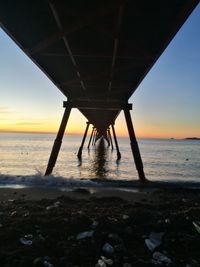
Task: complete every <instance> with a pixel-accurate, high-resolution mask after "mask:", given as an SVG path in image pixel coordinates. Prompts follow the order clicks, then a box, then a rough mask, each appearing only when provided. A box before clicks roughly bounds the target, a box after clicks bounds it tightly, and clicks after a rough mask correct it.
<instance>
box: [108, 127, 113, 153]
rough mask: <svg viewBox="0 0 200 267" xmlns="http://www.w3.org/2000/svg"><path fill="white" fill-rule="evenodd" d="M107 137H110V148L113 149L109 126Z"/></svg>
mask: <svg viewBox="0 0 200 267" xmlns="http://www.w3.org/2000/svg"><path fill="white" fill-rule="evenodd" d="M108 137H109V139H110V144H111V149H112V150H113V141H112V136H111V132H110V128H108Z"/></svg>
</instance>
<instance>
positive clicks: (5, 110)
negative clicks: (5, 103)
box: [0, 107, 13, 114]
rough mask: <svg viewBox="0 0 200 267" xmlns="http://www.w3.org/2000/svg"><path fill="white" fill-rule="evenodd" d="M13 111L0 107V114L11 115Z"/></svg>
mask: <svg viewBox="0 0 200 267" xmlns="http://www.w3.org/2000/svg"><path fill="white" fill-rule="evenodd" d="M11 113H13V111H11V110H10V109H9V108H8V107H0V114H11Z"/></svg>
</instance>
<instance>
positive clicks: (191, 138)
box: [184, 137, 200, 140]
mask: <svg viewBox="0 0 200 267" xmlns="http://www.w3.org/2000/svg"><path fill="white" fill-rule="evenodd" d="M184 139H185V140H200V138H199V137H186V138H184Z"/></svg>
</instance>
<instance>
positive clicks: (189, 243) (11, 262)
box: [0, 186, 200, 267]
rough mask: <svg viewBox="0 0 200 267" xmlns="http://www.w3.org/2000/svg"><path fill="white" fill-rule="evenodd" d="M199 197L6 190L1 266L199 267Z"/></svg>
mask: <svg viewBox="0 0 200 267" xmlns="http://www.w3.org/2000/svg"><path fill="white" fill-rule="evenodd" d="M199 192H200V190H199V189H188V188H180V187H176V188H173V187H171V188H169V187H168V188H167V187H160V188H152V187H151V188H150V189H149V188H146V189H145V187H144V186H143V187H141V188H138V189H136V188H134V189H130V188H129V189H128V188H127V189H125V188H124V189H123V190H122V188H75V189H73V190H71V191H61V190H58V189H53V188H42V187H32V188H31V187H26V188H21V189H15V188H0V266H7V267H8V266H15V267H18V266H20V267H22V266H49V267H53V266H54V267H56V266H58V267H60V266H124V267H130V266H138V267H139V266H184V267H189V266H200V254H199V246H200V227H199V222H198V221H199V218H200V205H199V204H200V200H199ZM198 227H199V228H198Z"/></svg>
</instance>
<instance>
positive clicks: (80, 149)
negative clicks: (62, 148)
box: [77, 122, 90, 159]
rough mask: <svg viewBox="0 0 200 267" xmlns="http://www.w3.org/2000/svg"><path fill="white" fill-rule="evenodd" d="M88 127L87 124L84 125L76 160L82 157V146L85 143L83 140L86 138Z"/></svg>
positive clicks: (88, 124)
mask: <svg viewBox="0 0 200 267" xmlns="http://www.w3.org/2000/svg"><path fill="white" fill-rule="evenodd" d="M89 126H90V123H89V122H87V125H86V128H85V133H84V135H83V140H82V143H81V146H80V148H79V150H78V154H77V157H78V159H81V157H82V150H83V146H84V143H85V138H86V136H87V132H88V128H89Z"/></svg>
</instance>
